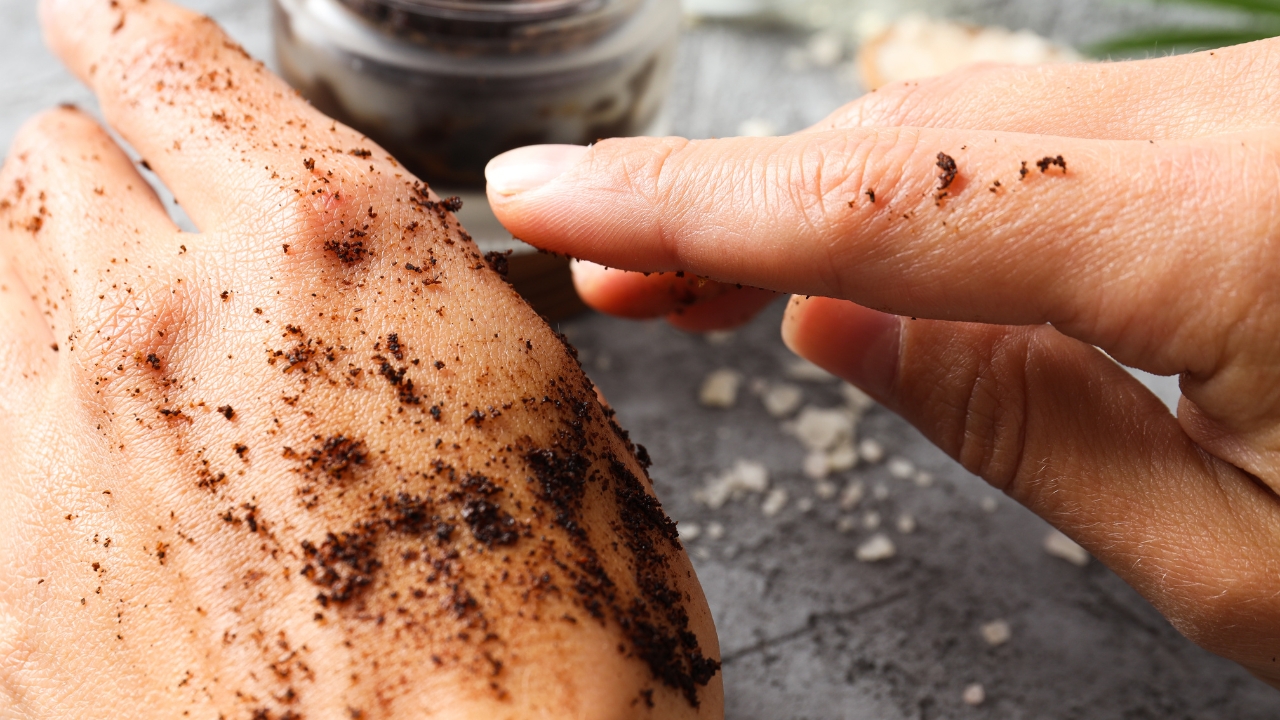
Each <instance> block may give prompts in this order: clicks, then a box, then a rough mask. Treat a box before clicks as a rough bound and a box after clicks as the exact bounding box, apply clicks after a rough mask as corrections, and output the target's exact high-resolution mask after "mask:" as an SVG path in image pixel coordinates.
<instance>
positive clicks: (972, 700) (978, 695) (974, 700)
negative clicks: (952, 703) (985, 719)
mask: <svg viewBox="0 0 1280 720" xmlns="http://www.w3.org/2000/svg"><path fill="white" fill-rule="evenodd" d="M960 698H961V699H962V700H964V704H965V705H972V706H973V707H977V706H979V705H981V704H982V703H984V702H986V700H987V691H986V689H984V688H983V687H982V683H973V684H972V685H969V686H968V687H966V688H965V689H964V694H962V695H961V696H960Z"/></svg>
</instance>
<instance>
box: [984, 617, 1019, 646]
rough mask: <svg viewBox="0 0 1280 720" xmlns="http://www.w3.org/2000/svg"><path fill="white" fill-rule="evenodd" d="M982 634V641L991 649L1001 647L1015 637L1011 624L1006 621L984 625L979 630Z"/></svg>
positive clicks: (993, 621)
mask: <svg viewBox="0 0 1280 720" xmlns="http://www.w3.org/2000/svg"><path fill="white" fill-rule="evenodd" d="M979 630H980V631H981V632H982V639H983V640H985V641H986V643H987V644H988V645H990V646H991V647H999V646H1000V645H1003V644H1005V643H1007V642H1009V638H1011V637H1013V630H1012V629H1011V628H1010V627H1009V623H1007V622H1005V621H1004V620H992V621H991V622H989V623H983V624H982V627H981V628H979Z"/></svg>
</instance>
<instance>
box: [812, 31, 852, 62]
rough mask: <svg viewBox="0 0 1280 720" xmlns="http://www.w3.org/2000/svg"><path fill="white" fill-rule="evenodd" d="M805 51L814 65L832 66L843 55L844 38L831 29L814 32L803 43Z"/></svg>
mask: <svg viewBox="0 0 1280 720" xmlns="http://www.w3.org/2000/svg"><path fill="white" fill-rule="evenodd" d="M805 53H806V54H807V55H808V56H809V62H811V63H813V66H814V67H820V68H829V67H832V66H833V65H835V64H836V63H838V62H840V58H842V57H844V38H842V37H841V36H840V35H839V34H838V33H835V32H831V31H824V32H820V33H815V34H814V35H813V36H812V37H810V38H809V42H808V43H806V44H805Z"/></svg>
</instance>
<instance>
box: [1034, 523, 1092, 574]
mask: <svg viewBox="0 0 1280 720" xmlns="http://www.w3.org/2000/svg"><path fill="white" fill-rule="evenodd" d="M1044 551H1045V552H1047V553H1049V554H1050V555H1052V556H1054V557H1056V558H1061V559H1063V560H1066V561H1067V562H1069V563H1071V564H1072V565H1076V566H1079V567H1084V566H1085V565H1088V564H1089V551H1088V550H1085V549H1084V548H1082V547H1080V546H1079V545H1077V544H1076V541H1075V540H1072V539H1071V538H1069V537H1067V536H1066V535H1063V534H1062V533H1060V532H1058V531H1057V530H1052V531H1050V532H1049V534H1048V535H1045V536H1044Z"/></svg>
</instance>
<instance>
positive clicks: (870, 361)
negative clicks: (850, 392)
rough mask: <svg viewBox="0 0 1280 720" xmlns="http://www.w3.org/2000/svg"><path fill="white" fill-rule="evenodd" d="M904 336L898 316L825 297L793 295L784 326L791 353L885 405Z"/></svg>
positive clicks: (892, 386) (896, 370)
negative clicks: (847, 382) (836, 376)
mask: <svg viewBox="0 0 1280 720" xmlns="http://www.w3.org/2000/svg"><path fill="white" fill-rule="evenodd" d="M901 336H902V322H901V318H899V317H898V316H896V315H890V314H888V313H883V312H880V311H878V310H871V309H870V308H865V307H862V306H861V305H858V304H856V303H852V302H849V301H847V300H836V299H833V298H825V297H812V298H809V297H803V296H798V295H797V296H793V297H792V298H791V302H790V303H789V304H788V306H787V311H786V314H785V315H784V316H783V322H782V339H783V342H785V343H786V345H787V347H789V348H791V351H792V352H794V353H795V354H797V355H799V356H800V357H803V358H805V359H807V360H809V361H810V362H812V363H814V364H815V365H818V366H819V367H821V368H824V369H825V370H828V371H829V372H831V373H834V374H835V375H838V376H839V377H842V378H844V379H845V380H848V381H849V382H851V383H853V384H854V385H857V386H858V387H860V388H862V390H864V391H865V392H867V393H868V394H869V395H871V396H872V397H874V398H875V399H876V400H878V401H880V402H882V403H885V402H886V401H887V400H888V399H889V398H890V397H891V396H892V394H893V388H894V383H895V382H896V381H897V376H898V362H899V359H900V355H901V349H900V345H901Z"/></svg>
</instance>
